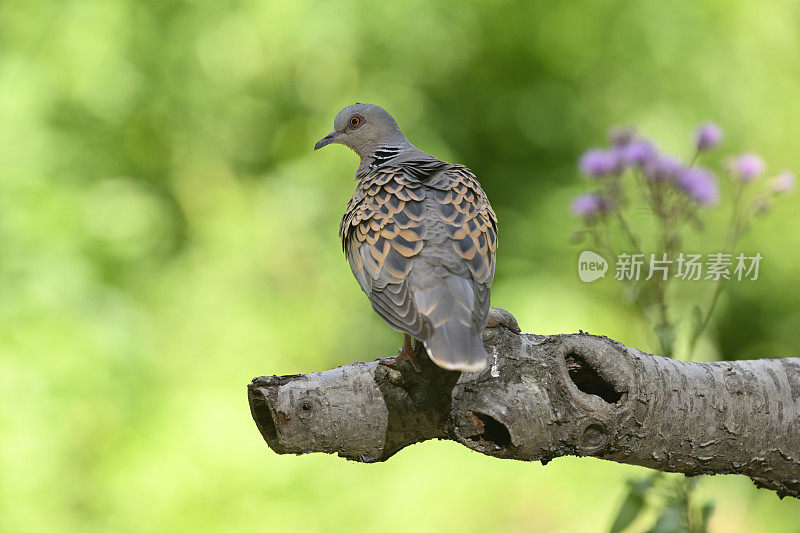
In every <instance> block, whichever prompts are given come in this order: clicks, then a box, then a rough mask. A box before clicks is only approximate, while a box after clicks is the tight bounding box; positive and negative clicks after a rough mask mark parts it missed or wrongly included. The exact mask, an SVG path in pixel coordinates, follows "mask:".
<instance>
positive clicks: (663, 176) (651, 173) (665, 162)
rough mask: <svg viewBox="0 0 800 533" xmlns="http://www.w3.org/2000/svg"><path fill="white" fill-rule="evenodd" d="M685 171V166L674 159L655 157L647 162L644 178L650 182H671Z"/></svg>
mask: <svg viewBox="0 0 800 533" xmlns="http://www.w3.org/2000/svg"><path fill="white" fill-rule="evenodd" d="M685 170H686V165H685V164H684V163H683V162H682V161H680V160H679V159H676V158H674V157H671V156H668V155H657V156H656V157H654V158H652V159H651V160H650V161H648V162H647V164H646V166H645V176H647V178H648V179H650V180H652V181H673V180H675V179H677V178H678V177H679V176H680V175H681V174H682V173H683V172H684V171H685Z"/></svg>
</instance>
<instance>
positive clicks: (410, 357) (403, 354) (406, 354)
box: [376, 348, 422, 372]
mask: <svg viewBox="0 0 800 533" xmlns="http://www.w3.org/2000/svg"><path fill="white" fill-rule="evenodd" d="M376 361H378V364H379V365H385V366H395V365H396V364H397V363H399V362H401V361H408V362H409V363H411V366H413V367H414V370H416V371H417V372H422V368H420V366H419V363H418V362H417V358H416V356H415V355H414V351H413V350H409V351H406V350H404V349H403V348H398V349H397V355H396V356H394V357H383V358H381V359H376Z"/></svg>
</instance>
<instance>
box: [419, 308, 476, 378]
mask: <svg viewBox="0 0 800 533" xmlns="http://www.w3.org/2000/svg"><path fill="white" fill-rule="evenodd" d="M423 342H424V344H425V349H426V350H427V351H428V356H429V357H430V358H431V361H433V362H434V363H436V364H437V365H439V366H440V367H442V368H446V369H448V370H460V371H462V372H478V371H479V370H483V369H484V368H485V367H486V361H487V359H488V358H489V356H488V355H487V353H486V348H484V346H483V340H482V339H481V336H480V334H479V333H477V332H476V331H475V328H474V326H464V325H463V324H461V323H459V322H458V321H455V320H452V321H450V322H446V323H444V324H442V325H441V326H439V327H438V328H436V329H434V330H433V335H431V336H430V338H429V339H428V340H426V341H423Z"/></svg>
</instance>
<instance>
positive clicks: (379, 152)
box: [369, 146, 402, 168]
mask: <svg viewBox="0 0 800 533" xmlns="http://www.w3.org/2000/svg"><path fill="white" fill-rule="evenodd" d="M400 150H402V148H401V147H400V146H379V147H377V148H376V149H375V153H373V154H372V159H371V161H370V162H369V166H370V168H378V167H380V166H383V165H385V164H386V163H388V162H389V161H391V160H392V159H394V158H395V157H397V156H398V155H399V154H400Z"/></svg>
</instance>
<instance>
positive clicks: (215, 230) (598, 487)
mask: <svg viewBox="0 0 800 533" xmlns="http://www.w3.org/2000/svg"><path fill="white" fill-rule="evenodd" d="M798 94H800V5H799V4H798V3H797V2H795V1H775V2H745V1H731V0H718V1H702V2H700V1H691V0H685V1H675V2H664V1H660V0H646V1H608V0H604V1H599V0H597V1H588V2H574V1H564V2H510V1H501V0H497V1H487V2H481V3H468V2H464V1H461V0H448V1H441V2H431V1H404V2H375V1H374V0H364V1H359V2H339V1H316V2H314V1H307V0H295V1H284V2H275V1H269V0H267V1H263V0H259V1H256V0H253V1H233V0H216V1H207V2H206V1H191V0H186V1H172V0H151V1H145V0H140V1H136V0H63V1H55V0H5V1H3V2H2V3H0V530H2V531H9V532H20V531H69V532H71V531H76V532H77V531H80V532H84V531H85V532H94V531H110V530H114V531H123V532H125V531H148V532H162V531H163V532H173V531H241V530H244V529H245V528H247V529H248V530H250V531H337V530H342V531H360V530H373V531H406V530H408V529H409V528H414V529H415V530H419V531H442V530H459V531H487V530H494V529H502V530H509V531H604V530H606V529H607V528H608V527H609V525H610V523H611V521H612V519H613V516H614V514H615V512H616V510H617V508H618V506H619V504H620V502H621V499H622V497H623V493H624V490H625V485H624V480H625V479H628V478H630V477H631V476H641V475H642V474H643V473H644V472H645V471H644V470H643V469H638V468H634V467H628V466H621V465H617V464H614V463H610V462H603V461H598V460H592V459H576V458H565V459H558V460H555V461H553V462H552V463H550V464H549V465H548V466H546V467H543V466H541V465H540V464H539V463H532V464H523V463H513V462H504V461H500V460H494V459H489V458H487V457H484V456H481V455H479V454H476V453H474V452H471V451H468V450H467V449H465V448H463V447H461V446H459V445H457V444H454V443H447V442H427V443H423V444H419V445H416V446H413V447H411V448H408V449H406V450H404V451H402V452H400V453H399V454H398V455H397V456H395V457H394V458H392V459H391V460H390V461H388V462H387V463H385V464H375V465H361V464H353V463H349V462H346V461H344V460H342V459H339V458H336V457H329V456H319V455H311V456H304V457H293V456H278V455H275V454H274V453H272V452H271V451H269V450H268V449H267V447H266V446H265V444H264V442H263V441H262V440H261V437H260V436H259V434H258V432H257V431H256V429H255V427H254V425H253V423H252V421H251V419H250V413H249V411H248V408H247V404H246V400H245V385H246V384H247V383H248V382H249V380H250V379H251V378H252V377H253V376H257V375H262V374H273V373H274V374H281V373H298V372H307V371H313V370H321V369H326V368H330V367H333V366H336V365H340V364H344V363H346V362H350V361H353V360H370V359H373V358H375V357H378V356H385V355H390V354H392V353H393V352H394V351H395V349H396V347H397V346H398V345H399V342H400V338H399V335H398V334H397V333H395V332H394V331H392V330H391V329H389V328H388V327H387V326H385V325H384V324H383V322H382V321H381V320H380V319H379V318H378V317H377V316H376V315H375V314H374V313H373V311H372V310H371V308H370V306H369V305H368V302H367V300H366V299H365V298H364V296H363V294H362V293H361V291H359V289H358V287H357V285H356V282H355V281H354V279H353V278H352V275H351V273H350V271H349V268H348V266H347V263H346V261H345V259H344V257H343V256H342V253H341V250H340V246H339V242H338V238H337V225H338V221H339V218H340V216H341V214H342V212H343V210H344V206H345V203H346V201H347V199H348V198H349V196H350V194H351V192H352V189H353V187H354V184H353V181H352V176H353V172H354V170H355V166H356V159H355V156H354V155H353V154H352V153H351V152H349V151H348V150H346V149H344V148H341V147H330V148H327V149H325V150H323V151H320V152H313V151H312V146H313V145H314V142H315V141H316V140H317V139H318V138H320V137H321V136H322V135H324V134H325V133H327V132H328V131H330V129H331V125H332V120H333V117H334V115H335V113H336V112H337V111H338V110H339V109H340V108H342V107H344V106H345V105H348V104H351V103H353V102H355V101H362V102H371V103H377V104H380V105H382V106H384V107H385V108H386V109H388V110H389V111H390V112H391V113H393V115H394V116H395V117H396V119H397V120H398V122H399V123H400V125H401V127H402V128H403V129H404V131H405V133H406V134H407V135H408V137H409V138H410V139H411V140H412V142H414V143H415V144H417V145H418V146H420V147H421V148H422V149H424V150H426V151H428V152H430V153H432V154H434V155H437V156H438V157H440V158H442V159H446V160H450V161H453V162H460V163H463V164H466V165H468V166H469V167H470V168H472V169H473V170H474V171H475V172H476V174H477V176H478V177H479V179H480V180H481V182H482V184H483V186H484V188H485V190H486V192H487V194H488V196H489V198H490V199H491V201H492V203H493V205H494V208H495V211H496V212H497V215H498V218H499V220H500V249H499V252H498V257H497V275H496V279H495V285H494V289H493V292H492V302H493V304H495V305H498V306H502V307H504V308H507V309H509V310H510V311H512V312H513V313H514V314H515V315H516V317H517V318H518V320H519V322H520V325H521V326H522V328H523V330H524V331H527V332H536V333H561V332H573V331H577V330H578V329H583V330H586V331H590V332H592V333H598V334H605V335H608V336H611V337H614V338H616V339H618V340H620V341H622V342H625V343H627V344H630V345H634V346H637V347H640V348H642V349H645V350H650V351H652V350H655V349H656V348H655V347H656V344H655V340H654V339H653V338H652V336H651V335H649V334H648V333H647V330H646V328H645V327H643V325H642V323H641V322H640V321H639V320H638V319H637V318H636V317H635V314H634V313H633V311H632V310H631V309H630V308H629V307H628V306H625V305H623V303H622V297H621V295H620V293H621V290H620V289H621V286H620V285H619V283H618V282H615V281H613V280H611V279H606V280H603V281H599V282H597V283H594V284H591V285H588V284H584V283H581V282H580V281H579V280H578V277H577V273H576V259H577V256H578V254H579V252H580V250H581V247H580V246H575V245H572V244H570V243H569V238H570V235H571V233H572V231H573V230H574V229H575V227H576V226H577V222H576V220H575V219H574V218H572V217H571V216H570V215H569V213H568V206H569V202H570V199H571V198H572V197H573V196H574V195H575V194H577V193H578V192H580V191H583V190H585V189H586V184H585V182H583V181H582V180H581V178H580V177H579V176H578V175H577V170H576V160H577V157H578V156H579V154H580V153H581V151H583V150H584V149H585V148H587V147H589V146H592V145H595V144H600V143H603V142H604V141H605V131H606V129H607V128H608V126H609V125H612V124H637V125H638V126H639V128H640V130H641V131H643V132H645V133H647V134H649V135H651V136H653V137H654V138H656V139H658V140H659V141H660V142H661V144H662V145H663V146H664V147H666V148H667V149H669V150H671V151H673V152H675V153H676V154H679V155H684V156H686V155H688V154H689V153H690V152H691V134H692V131H693V129H694V127H695V125H696V124H697V123H699V122H700V121H702V120H706V119H710V120H714V121H717V122H718V123H719V124H721V125H722V127H723V128H724V130H725V133H726V138H725V144H724V148H725V150H727V151H729V152H731V153H736V152H741V151H744V150H755V151H757V152H759V153H760V154H762V155H763V156H764V158H765V159H766V161H767V163H768V170H769V171H770V172H772V173H774V172H775V171H777V170H779V169H781V168H784V167H788V168H795V169H798V168H800V156H798V152H797V146H798V139H800V98H798ZM714 157H716V156H712V161H713V158H714ZM641 216H644V214H643V213H642V214H641ZM712 218H713V213H712ZM798 221H800V205H799V204H798V201H797V199H796V198H793V197H790V198H787V199H786V200H785V201H783V202H782V203H781V205H780V206H779V207H778V208H776V212H775V213H774V214H772V216H770V217H768V218H765V219H763V220H761V221H759V222H758V223H757V224H756V226H755V227H754V228H753V231H752V232H751V233H750V234H749V235H748V237H747V238H746V239H745V240H744V242H743V243H742V249H743V250H745V251H748V252H755V251H758V252H760V253H761V254H762V255H763V256H764V262H763V263H762V271H761V276H760V279H759V280H758V281H757V282H750V283H745V282H742V283H736V284H732V285H731V290H730V291H729V292H728V293H727V294H726V295H725V296H724V297H723V299H722V301H721V304H720V309H719V313H718V314H717V315H716V317H715V319H714V321H713V323H712V326H711V330H710V333H709V335H707V336H706V337H705V338H704V340H703V341H702V343H701V345H700V352H701V353H702V356H703V357H704V358H737V357H738V358H741V357H755V356H765V355H770V356H778V355H798V354H800V350H798V345H800V327H798V323H799V322H800V311H798V308H797V302H798V301H800V287H798V284H797V273H798V268H797V262H798V260H800V251H798V250H800V232H798V231H797V229H798ZM720 235H721V233H720V232H719V231H717V230H714V229H713V228H712V229H711V231H709V232H707V233H706V234H704V235H703V236H702V237H699V238H697V239H696V242H694V245H696V246H697V247H698V249H700V248H701V247H702V249H704V250H707V251H718V248H719V246H718V245H717V243H719V242H720ZM686 283H688V284H689V285H688V286H689V289H688V290H685V288H686V284H684V285H683V288H684V289H682V293H685V294H686V295H687V296H686V298H688V297H689V296H691V295H694V297H695V298H696V297H697V295H698V294H701V293H703V292H704V291H707V290H708V289H709V288H708V287H706V286H705V285H704V284H702V283H700V284H696V285H694V284H691V283H690V282H686ZM686 301H687V302H688V301H689V300H686ZM698 498H699V500H700V501H704V500H708V499H713V500H715V501H716V502H717V511H716V513H715V515H714V517H713V519H712V523H711V529H712V530H713V531H719V532H723V531H724V532H739V531H741V532H745V531H746V532H762V531H763V532H774V531H800V526H798V524H800V502H798V501H796V500H794V501H791V500H784V501H779V500H778V498H777V497H776V496H775V495H774V494H773V493H771V492H768V491H764V490H756V489H755V488H753V487H752V484H751V483H750V482H749V481H748V480H747V479H744V478H741V477H716V478H709V479H704V480H703V481H702V483H701V484H700V487H699V489H698ZM646 525H647V520H644V521H642V522H641V523H639V525H638V527H640V528H641V527H646Z"/></svg>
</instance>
